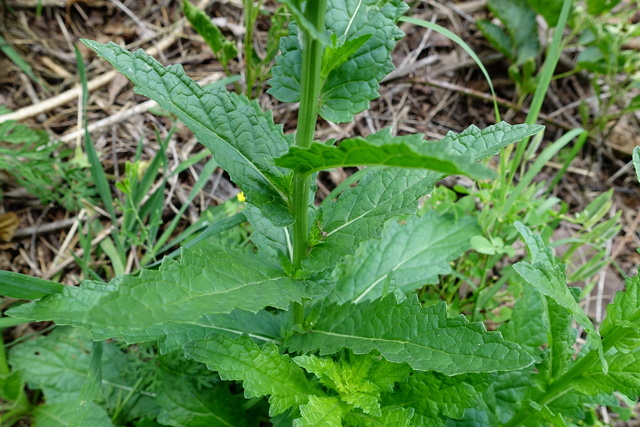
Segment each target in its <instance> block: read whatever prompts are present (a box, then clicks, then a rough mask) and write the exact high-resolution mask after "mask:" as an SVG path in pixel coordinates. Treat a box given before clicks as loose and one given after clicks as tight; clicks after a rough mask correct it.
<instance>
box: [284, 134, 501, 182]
mask: <svg viewBox="0 0 640 427" xmlns="http://www.w3.org/2000/svg"><path fill="white" fill-rule="evenodd" d="M381 132H384V131H381ZM415 136H417V137H420V136H421V135H419V134H418V135H411V140H413V139H415V138H414V137H415ZM374 137H375V138H366V139H363V138H352V139H345V140H343V141H342V142H340V145H338V146H334V145H327V144H323V143H319V142H316V143H313V144H312V145H311V146H310V147H309V148H300V147H291V149H290V150H289V153H287V154H285V155H284V156H282V157H280V158H277V159H276V160H275V162H276V165H278V166H281V167H284V168H288V169H291V170H293V171H295V172H298V173H301V174H305V175H308V174H311V173H313V172H319V171H322V170H327V169H333V168H337V167H353V166H390V167H403V168H419V169H429V170H432V171H436V172H440V173H445V174H450V175H455V174H459V175H468V176H471V177H473V178H491V177H493V176H494V174H493V173H492V172H491V171H490V170H489V169H487V168H486V167H485V166H484V165H481V164H479V163H475V161H474V160H473V159H471V158H470V157H469V156H459V155H451V154H447V152H446V151H445V150H446V145H445V144H446V142H445V143H443V142H428V141H422V144H420V148H421V150H420V152H419V153H418V152H416V151H415V150H414V147H412V146H411V145H409V144H407V143H406V142H405V141H407V139H408V138H406V137H403V136H399V137H390V138H385V139H382V140H381V138H379V137H378V136H377V134H374Z"/></svg>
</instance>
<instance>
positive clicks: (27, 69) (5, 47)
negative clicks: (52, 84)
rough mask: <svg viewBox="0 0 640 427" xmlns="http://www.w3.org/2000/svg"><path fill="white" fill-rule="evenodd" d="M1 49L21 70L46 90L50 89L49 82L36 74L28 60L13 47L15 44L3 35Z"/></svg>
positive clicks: (0, 38) (0, 42) (0, 39)
mask: <svg viewBox="0 0 640 427" xmlns="http://www.w3.org/2000/svg"><path fill="white" fill-rule="evenodd" d="M0 51H2V53H4V54H5V55H7V58H9V59H10V60H11V62H13V63H14V64H15V65H16V67H18V68H20V70H22V72H23V73H25V74H26V75H27V76H29V78H30V79H31V80H33V81H34V82H35V83H37V84H38V85H39V86H41V87H42V88H43V89H45V90H46V91H49V86H47V84H46V83H45V82H44V81H42V80H41V79H39V78H38V76H36V75H35V74H34V72H33V70H32V69H31V66H30V65H29V64H28V63H27V61H25V60H24V59H22V57H21V56H20V54H19V53H18V52H17V51H16V50H15V49H14V48H13V46H11V45H10V44H9V43H7V41H6V40H5V39H4V37H2V35H0Z"/></svg>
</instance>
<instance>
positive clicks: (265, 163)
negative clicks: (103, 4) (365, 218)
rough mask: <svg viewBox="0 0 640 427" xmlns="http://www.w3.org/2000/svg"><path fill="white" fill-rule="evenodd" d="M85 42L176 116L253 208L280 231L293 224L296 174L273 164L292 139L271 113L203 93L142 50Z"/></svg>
mask: <svg viewBox="0 0 640 427" xmlns="http://www.w3.org/2000/svg"><path fill="white" fill-rule="evenodd" d="M83 42H84V43H85V44H86V45H87V46H89V47H90V48H91V49H93V50H95V51H96V53H98V54H99V55H100V56H102V57H103V58H104V59H106V60H107V61H109V62H110V63H111V64H112V65H113V66H114V67H116V68H117V69H118V71H120V72H121V73H122V74H124V75H125V76H126V77H127V78H128V79H129V80H131V81H132V82H133V83H134V85H135V90H136V92H137V93H140V94H141V95H144V96H147V97H149V98H151V99H153V100H154V101H156V102H158V104H160V106H161V107H162V108H164V109H165V110H167V111H170V112H172V113H173V114H175V115H176V116H178V118H180V120H182V121H183V122H184V124H185V125H187V126H188V127H189V128H190V129H191V130H192V131H193V133H194V134H195V135H196V137H197V138H198V140H199V141H200V142H201V143H202V144H204V145H205V146H206V147H207V148H208V149H209V150H211V152H212V153H213V155H214V157H215V159H216V160H217V161H218V163H219V164H220V166H221V167H222V168H223V169H225V170H226V171H227V172H228V173H229V175H230V176H231V179H232V180H233V182H234V183H236V184H237V185H238V186H239V187H240V188H241V189H242V191H244V193H245V196H246V198H247V201H248V202H249V203H251V204H253V205H254V206H256V207H257V208H259V209H260V210H262V211H263V212H264V213H265V215H266V216H267V217H268V218H269V219H271V221H273V222H274V224H276V225H278V226H285V225H289V224H291V223H292V222H293V217H291V215H290V213H289V209H288V204H287V203H288V195H289V190H290V185H291V176H292V173H291V172H290V171H288V170H286V169H282V168H278V167H277V166H276V165H275V164H274V162H273V159H274V158H276V157H280V156H282V155H283V154H285V153H287V151H288V150H289V145H290V144H291V142H292V138H291V137H285V136H284V134H283V133H282V127H281V126H276V125H275V124H274V123H273V118H272V116H271V114H270V113H264V112H262V111H261V110H260V107H259V105H258V103H257V102H256V101H248V100H247V99H246V98H245V97H244V96H241V95H236V94H234V93H229V92H228V91H227V90H226V89H225V88H224V87H220V86H215V87H207V88H202V87H200V86H199V85H198V84H197V83H196V82H194V81H193V80H191V79H190V78H189V77H188V76H187V75H186V74H185V73H184V70H183V69H182V67H181V66H180V65H172V66H169V67H163V66H162V65H160V63H158V62H157V61H156V60H155V59H153V58H152V57H150V56H148V55H147V54H145V53H144V52H143V51H141V50H138V51H136V52H134V53H131V52H128V51H127V50H125V49H123V48H121V47H119V46H118V45H116V44H115V43H108V44H106V45H102V44H100V43H97V42H94V41H90V40H83Z"/></svg>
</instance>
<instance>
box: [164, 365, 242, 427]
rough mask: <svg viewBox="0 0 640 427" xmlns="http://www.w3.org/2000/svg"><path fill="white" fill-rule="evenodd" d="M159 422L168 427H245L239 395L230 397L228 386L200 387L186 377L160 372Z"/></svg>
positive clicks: (225, 384) (223, 384)
mask: <svg viewBox="0 0 640 427" xmlns="http://www.w3.org/2000/svg"><path fill="white" fill-rule="evenodd" d="M157 399H158V406H160V408H161V409H160V413H159V414H158V422H160V423H162V424H164V425H171V426H190V427H198V426H200V427H209V426H210V427H245V426H248V425H249V424H248V423H247V417H246V416H243V415H245V410H244V408H243V403H244V402H245V400H244V399H243V398H242V396H240V395H238V394H236V395H232V394H231V393H230V392H229V386H228V384H227V383H218V384H214V385H213V386H210V387H199V386H198V385H197V384H196V383H195V381H194V380H192V379H191V378H189V377H188V376H187V375H184V374H182V375H176V374H175V373H171V372H168V371H163V373H162V375H161V377H160V384H159V386H158V391H157Z"/></svg>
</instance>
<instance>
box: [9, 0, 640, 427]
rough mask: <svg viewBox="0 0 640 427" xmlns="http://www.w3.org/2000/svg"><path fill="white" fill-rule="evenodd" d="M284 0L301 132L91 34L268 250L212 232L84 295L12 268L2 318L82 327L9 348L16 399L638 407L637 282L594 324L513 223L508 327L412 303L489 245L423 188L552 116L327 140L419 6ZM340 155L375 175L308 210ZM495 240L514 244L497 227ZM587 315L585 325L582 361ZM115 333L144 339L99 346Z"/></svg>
mask: <svg viewBox="0 0 640 427" xmlns="http://www.w3.org/2000/svg"><path fill="white" fill-rule="evenodd" d="M283 3H284V4H285V5H286V6H287V8H288V10H289V11H290V13H291V16H292V17H293V22H292V23H291V24H290V25H289V34H288V35H287V36H286V37H284V38H282V40H281V41H280V51H281V53H280V55H279V56H278V57H277V59H276V66H275V67H274V68H273V69H272V76H273V78H272V79H271V80H270V85H271V89H270V90H269V92H270V93H271V94H272V95H273V96H275V97H276V98H278V99H279V100H280V101H282V102H299V103H300V107H299V113H298V120H297V129H296V132H295V134H292V135H285V134H284V133H283V131H282V127H281V126H279V125H276V124H274V122H273V119H272V116H271V114H269V113H268V112H263V111H261V110H260V107H259V105H258V103H257V102H255V101H249V100H248V99H247V98H246V97H245V96H243V95H237V94H234V93H230V92H228V91H227V90H226V89H224V88H223V87H220V86H217V87H211V88H202V87H200V86H199V85H197V84H196V83H195V82H194V81H193V80H191V79H190V78H189V77H187V76H186V75H185V73H184V71H183V69H182V67H180V66H178V65H173V66H169V67H163V66H162V65H160V64H159V63H158V62H157V61H155V60H154V59H152V58H151V57H149V56H147V55H146V54H145V53H143V52H142V51H137V52H135V53H131V52H128V51H127V50H125V49H123V48H121V47H119V46H117V45H116V44H113V43H108V44H105V45H103V44H100V43H97V42H93V41H85V44H86V45H87V46H89V47H90V48H92V49H93V50H95V51H96V52H97V53H98V54H99V55H100V56H102V57H103V58H105V59H106V60H107V61H109V62H110V63H111V64H113V66H115V67H116V68H117V69H118V70H119V71H120V72H121V73H123V74H124V75H125V76H126V77H127V78H129V79H130V80H131V81H132V82H133V83H134V85H135V88H136V91H137V92H139V93H141V94H143V95H146V96H148V97H150V98H152V99H154V100H155V101H157V102H158V103H159V104H160V106H161V107H163V108H164V109H166V110H168V111H170V112H172V113H173V114H175V115H176V116H178V117H179V118H180V120H182V121H183V122H184V123H185V124H186V125H187V126H188V127H189V128H191V130H193V132H194V133H195V135H196V136H197V138H198V139H199V141H200V142H201V143H202V144H204V145H205V146H206V147H207V148H209V149H210V150H211V152H212V153H213V155H214V158H215V159H216V161H217V162H218V164H219V165H221V166H222V167H223V168H224V169H225V170H226V171H227V172H228V173H229V175H230V176H231V178H232V179H233V181H234V182H235V183H236V184H237V185H238V187H240V189H241V190H242V191H243V193H244V195H245V196H246V203H247V208H246V210H245V212H244V215H245V216H246V218H247V219H248V220H249V222H250V223H251V226H252V229H253V234H252V235H251V239H252V242H253V244H254V245H255V246H252V247H251V248H254V247H255V248H257V250H250V249H251V248H248V247H246V246H245V247H243V248H237V247H228V248H221V247H220V246H219V245H215V244H210V243H209V242H208V241H203V242H201V244H200V245H198V246H197V247H194V248H190V249H183V250H182V252H181V254H180V256H179V258H176V259H165V260H164V261H163V262H162V264H161V265H159V266H158V267H157V268H156V269H145V270H142V271H140V272H139V273H138V274H135V275H121V276H118V277H116V278H115V279H114V280H112V281H111V282H109V283H102V282H97V281H86V282H84V283H83V284H82V285H81V286H79V287H63V286H60V285H58V284H55V283H51V282H45V281H42V280H36V279H32V278H28V277H24V276H19V275H15V274H12V273H3V274H1V275H0V279H1V281H0V283H1V284H2V287H1V288H0V289H1V290H2V292H3V294H4V295H6V296H10V297H13V298H22V299H31V300H34V301H32V302H29V303H26V304H23V305H19V306H15V307H13V308H11V309H10V310H8V311H7V314H8V315H10V316H12V317H13V318H10V319H8V320H7V322H8V323H5V324H16V323H20V322H29V321H44V320H52V321H54V322H55V323H56V324H58V325H70V326H72V328H59V329H56V330H55V331H54V333H52V334H51V335H48V336H44V337H40V338H38V339H37V340H31V341H28V342H25V343H23V344H21V345H16V346H15V347H14V348H13V349H12V351H11V352H10V354H9V361H10V363H11V365H12V367H13V370H14V372H20V373H21V374H20V375H19V376H18V377H17V378H13V383H12V384H14V385H13V388H12V389H11V391H14V390H16V389H20V387H21V386H22V384H23V383H24V382H26V383H27V384H29V385H30V386H31V387H32V388H38V389H41V390H42V391H43V394H44V398H45V400H46V402H47V404H46V405H41V406H38V407H37V408H36V409H34V410H33V414H32V416H33V418H34V420H35V421H36V422H45V421H47V420H51V419H55V418H58V419H64V420H71V424H72V425H92V426H103V425H104V426H110V425H117V424H118V423H120V424H122V423H123V422H125V421H127V420H135V422H136V423H139V424H137V425H152V423H153V422H157V423H160V424H165V425H180V426H196V425H211V426H217V425H221V426H222V425H225V426H258V425H260V424H261V423H264V422H267V421H270V422H271V423H272V424H273V425H277V426H293V425H295V426H336V427H338V426H343V425H344V426H363V427H364V426H376V425H382V426H444V425H477V426H499V425H505V426H521V425H527V426H529V425H530V426H543V425H567V424H565V423H566V422H575V423H578V422H580V423H583V424H585V425H587V424H588V423H591V424H590V425H595V422H596V421H594V420H595V418H594V417H593V407H594V406H595V405H608V406H610V407H614V408H618V407H620V406H621V403H620V400H619V399H618V396H623V395H624V396H626V398H624V399H627V400H625V402H627V403H629V402H632V399H635V398H636V397H637V395H638V393H639V392H640V378H638V375H637V372H639V371H640V369H639V368H640V348H639V347H638V345H637V343H638V338H639V337H640V298H639V297H638V295H639V292H640V280H638V278H637V277H636V278H629V279H628V280H627V290H626V292H624V293H619V294H618V295H617V296H616V299H615V301H614V303H613V304H612V305H610V306H609V307H608V316H607V318H606V320H605V321H604V322H603V324H602V326H601V328H600V330H599V331H598V330H597V329H596V328H595V327H594V325H593V324H592V323H591V321H590V319H589V318H588V317H587V315H586V314H585V313H584V312H583V311H582V309H581V308H580V306H579V305H578V302H577V300H576V292H575V291H574V290H573V289H570V288H568V287H567V286H566V277H565V266H564V265H563V264H560V263H559V262H558V261H557V259H556V258H555V257H554V256H553V254H552V253H551V251H550V249H548V248H546V247H545V246H544V244H543V241H542V239H541V238H540V237H539V236H538V235H537V234H535V233H534V232H532V231H531V230H530V228H528V227H526V226H525V225H523V224H522V223H521V222H517V221H514V227H515V230H516V231H517V233H519V235H520V236H521V238H522V240H523V241H524V243H525V244H526V246H527V248H528V251H529V257H528V258H527V259H526V260H524V261H521V262H518V263H516V264H514V265H513V266H512V267H511V268H512V270H513V271H515V273H514V274H510V275H508V276H506V278H505V280H504V282H502V283H505V284H508V285H510V287H511V288H512V289H513V288H516V290H517V292H515V293H516V294H517V295H518V296H519V299H518V300H517V302H515V305H514V306H513V313H512V314H511V316H509V318H508V321H505V322H502V323H501V324H500V325H499V326H498V328H497V329H498V330H494V331H488V330H487V329H486V328H485V326H484V324H483V323H481V322H470V321H469V320H468V319H467V318H466V317H465V316H463V315H452V316H451V317H450V316H449V314H448V307H447V303H446V302H444V301H432V300H430V301H427V302H425V301H421V300H420V299H419V298H418V295H419V293H418V292H416V291H418V290H422V289H425V288H430V287H431V288H435V287H437V286H438V282H439V276H441V275H446V274H449V273H453V275H455V274H456V272H455V271H452V268H451V265H452V261H455V260H457V259H459V258H460V257H461V256H463V255H464V254H465V252H466V251H468V250H469V249H470V248H471V244H472V243H471V242H475V245H476V246H479V247H477V249H481V248H482V245H480V244H479V243H482V242H481V239H478V238H477V236H481V234H482V231H481V229H480V227H479V226H478V223H477V220H476V218H475V217H473V216H471V215H466V214H465V213H464V210H462V211H455V212H453V213H451V212H440V211H438V210H436V209H426V210H424V211H422V212H421V215H417V214H416V213H417V210H418V201H419V199H420V198H422V197H423V196H424V195H426V194H429V193H431V192H432V190H433V189H434V185H435V184H436V182H437V181H438V180H439V179H441V178H442V177H444V176H446V175H449V174H464V175H468V176H470V177H472V178H477V179H491V178H492V177H494V172H492V171H491V170H490V169H488V168H487V167H486V166H485V165H484V164H483V163H482V162H481V161H482V159H485V158H488V157H490V156H493V155H495V154H497V153H498V152H499V151H500V150H501V149H502V148H504V147H506V146H507V145H508V144H511V143H514V142H517V141H520V140H522V139H523V138H528V137H530V136H533V135H536V134H538V133H539V132H541V131H542V127H541V126H538V125H533V124H530V125H509V124H506V123H498V124H496V125H494V126H490V127H489V128H487V129H483V130H480V129H478V128H476V127H475V126H471V127H470V128H468V129H467V130H465V131H464V132H462V133H460V134H454V133H449V134H448V135H447V136H446V137H445V138H444V139H443V140H442V141H438V142H429V141H425V140H424V137H423V135H419V134H418V135H403V136H397V135H394V131H393V129H390V128H386V129H382V130H380V131H379V132H376V133H374V134H372V135H369V136H366V137H364V136H363V137H353V138H348V139H345V140H343V141H341V142H340V143H339V144H335V142H334V141H315V140H314V132H315V127H316V120H317V117H318V115H320V116H322V117H323V118H324V119H326V120H329V121H333V122H336V123H343V122H348V121H351V120H353V116H354V114H357V113H359V112H361V111H363V110H365V109H366V108H368V106H369V103H370V101H371V100H373V99H375V98H376V97H377V96H378V95H379V94H378V88H379V82H380V80H381V79H382V78H383V77H384V76H385V75H386V74H387V73H389V72H390V71H391V70H392V68H393V66H392V63H391V56H390V52H391V50H392V49H393V47H394V45H395V42H396V41H397V40H398V39H400V38H401V37H402V32H401V31H400V30H399V29H398V27H397V25H396V23H397V21H398V20H399V19H402V18H401V16H402V14H403V13H404V12H405V11H406V9H407V6H406V4H405V3H404V2H402V1H399V0H386V1H359V2H351V1H344V0H317V1H307V2H305V3H302V2H300V1H297V0H289V1H283ZM327 3H328V4H327ZM636 160H637V156H636ZM346 166H371V167H369V168H367V169H365V172H363V173H361V174H360V175H358V178H359V181H358V182H357V184H356V183H353V184H355V185H352V186H346V185H345V186H341V187H340V190H341V191H338V192H336V193H334V194H332V196H331V197H330V198H328V199H327V200H325V201H324V202H323V203H322V204H321V205H320V206H315V205H314V204H313V200H314V197H313V189H314V188H315V186H314V179H315V177H316V173H317V172H319V171H322V170H327V169H331V168H335V167H346ZM399 219H402V221H399ZM221 227H222V226H221ZM489 242H490V245H491V246H492V249H493V250H494V251H498V252H500V253H501V254H502V253H508V252H509V250H508V249H506V248H505V247H504V241H503V242H502V243H501V242H500V241H499V240H496V239H494V240H493V241H489ZM484 250H485V251H486V248H485V249H484ZM454 265H455V264H454ZM471 271H473V270H471ZM516 273H517V274H516ZM467 279H468V280H469V281H470V282H474V278H467ZM506 282H508V283H506ZM497 288H498V289H500V288H501V286H498V287H497ZM472 312H473V309H472ZM482 314H483V313H482V312H481V311H479V312H474V316H482ZM574 321H575V322H577V323H578V324H579V325H580V327H582V328H583V329H584V331H585V333H586V336H587V344H586V345H584V346H583V347H582V350H581V351H580V352H579V354H576V351H575V347H574V346H575V344H576V339H577V335H576V331H575V329H574V328H573V326H572V325H573V322H574ZM115 338H117V339H120V340H122V341H124V342H125V343H126V344H128V345H131V347H128V349H127V350H126V351H123V349H122V346H121V345H120V344H118V341H113V340H110V341H104V340H107V339H115ZM91 340H94V342H93V343H92V342H91ZM55 361H60V362H55ZM143 361H145V362H146V363H142V362H143ZM71 363H73V369H70V367H71V366H70V364H71ZM5 365H6V364H5ZM205 366H206V369H205ZM128 367H130V368H128ZM0 368H2V369H4V371H3V372H8V371H9V370H8V367H7V366H0ZM127 369H130V372H127ZM3 375H5V376H4V377H3V378H7V377H8V375H10V374H7V373H5V374H3ZM132 378H133V379H134V380H133V381H134V382H133V383H131V381H132V380H131V379H132ZM127 381H129V382H127ZM232 382H237V383H238V384H239V385H241V387H242V394H243V396H242V395H241V394H239V393H238V385H234V384H233V383H232ZM620 393H621V394H620ZM14 395H15V396H16V399H18V397H20V398H21V399H24V396H22V395H20V394H19V393H14ZM78 402H80V403H78ZM98 404H99V405H100V406H99V407H97V405H98ZM16 405H18V404H17V403H16ZM18 407H19V408H24V407H25V406H24V405H18ZM96 408H98V409H96ZM619 412H620V413H621V414H623V413H624V410H623V409H619ZM627 415H629V414H627ZM143 423H146V424H143ZM50 425H57V424H50Z"/></svg>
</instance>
